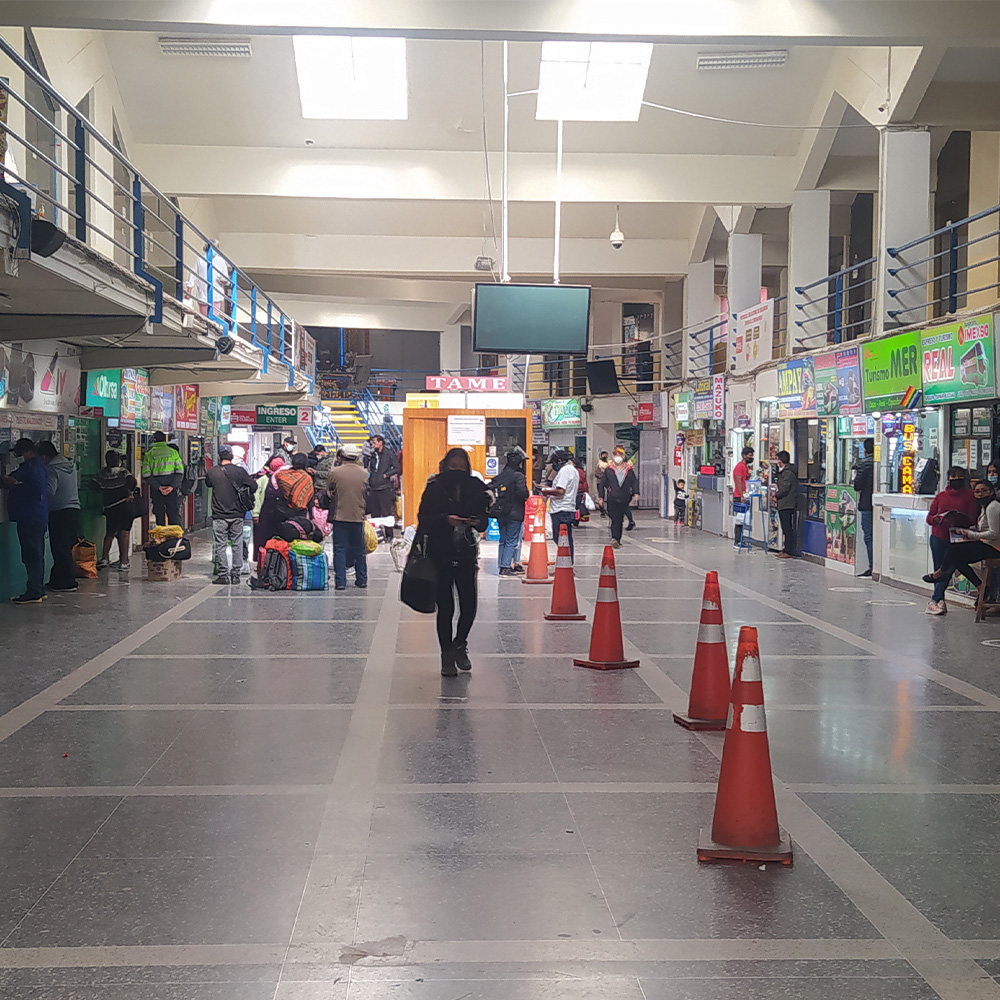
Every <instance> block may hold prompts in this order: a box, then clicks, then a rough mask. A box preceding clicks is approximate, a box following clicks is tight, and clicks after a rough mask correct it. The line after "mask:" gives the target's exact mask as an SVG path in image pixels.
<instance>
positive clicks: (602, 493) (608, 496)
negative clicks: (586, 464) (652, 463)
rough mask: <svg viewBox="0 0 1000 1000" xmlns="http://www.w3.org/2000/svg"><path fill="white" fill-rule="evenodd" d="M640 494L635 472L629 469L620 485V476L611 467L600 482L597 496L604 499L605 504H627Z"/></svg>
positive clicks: (605, 471)
mask: <svg viewBox="0 0 1000 1000" xmlns="http://www.w3.org/2000/svg"><path fill="white" fill-rule="evenodd" d="M638 492H639V480H638V479H636V477H635V470H634V469H631V468H630V469H629V470H628V472H626V473H625V478H624V479H623V480H622V481H621V482H620V483H619V482H618V474H617V473H616V472H615V467H614V466H613V465H609V466H608V467H607V468H606V469H605V470H604V475H603V476H601V479H600V482H599V483H598V484H597V495H598V496H599V497H603V498H604V500H605V502H608V501H610V502H611V503H624V504H627V503H629V502H630V501H631V499H632V497H634V496H635V495H636V494H637V493H638Z"/></svg>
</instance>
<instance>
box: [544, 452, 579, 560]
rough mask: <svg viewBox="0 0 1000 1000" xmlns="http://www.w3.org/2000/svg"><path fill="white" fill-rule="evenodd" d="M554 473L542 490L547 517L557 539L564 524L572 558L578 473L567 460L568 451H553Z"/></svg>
mask: <svg viewBox="0 0 1000 1000" xmlns="http://www.w3.org/2000/svg"><path fill="white" fill-rule="evenodd" d="M550 461H551V463H552V468H553V470H554V471H555V475H554V476H553V479H552V485H551V486H546V487H545V488H544V489H543V490H542V496H543V497H551V499H550V500H549V517H551V518H552V537H553V538H555V540H556V543H557V544H558V541H559V529H560V527H561V526H562V525H564V524H565V525H566V533H567V534H568V535H569V557H570V560H572V558H573V526H574V524H576V491H577V488H578V487H579V485H580V473H579V472H577V471H576V466H575V465H574V464H573V463H572V462H571V461H570V460H569V452H568V451H555V452H553V453H552V458H551V459H550Z"/></svg>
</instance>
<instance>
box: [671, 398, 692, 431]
mask: <svg viewBox="0 0 1000 1000" xmlns="http://www.w3.org/2000/svg"><path fill="white" fill-rule="evenodd" d="M674 406H675V410H676V413H677V426H678V427H683V428H685V429H686V428H688V427H690V426H691V421H692V420H694V393H693V392H691V391H690V390H686V391H685V392H679V393H677V400H676V402H675V404H674Z"/></svg>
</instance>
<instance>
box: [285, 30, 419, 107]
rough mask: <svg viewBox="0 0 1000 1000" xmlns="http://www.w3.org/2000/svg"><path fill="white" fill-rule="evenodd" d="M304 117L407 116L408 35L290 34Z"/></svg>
mask: <svg viewBox="0 0 1000 1000" xmlns="http://www.w3.org/2000/svg"><path fill="white" fill-rule="evenodd" d="M292 44H293V46H294V49H295V70H296V73H297V74H298V78H299V100H300V102H301V104H302V117H303V118H326V119H340V120H352V121H405V119H406V118H407V115H408V111H407V96H406V39H405V38H367V37H359V38H351V37H348V36H346V35H294V36H293V37H292Z"/></svg>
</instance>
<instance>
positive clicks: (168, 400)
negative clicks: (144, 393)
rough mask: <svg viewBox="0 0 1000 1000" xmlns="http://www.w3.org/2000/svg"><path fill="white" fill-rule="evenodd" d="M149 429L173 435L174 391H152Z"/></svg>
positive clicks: (157, 389) (150, 394) (156, 389)
mask: <svg viewBox="0 0 1000 1000" xmlns="http://www.w3.org/2000/svg"><path fill="white" fill-rule="evenodd" d="M149 429H150V430H151V431H163V432H164V433H165V434H172V433H173V431H174V390H173V389H161V388H159V387H157V388H154V389H151V390H150V392H149Z"/></svg>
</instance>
